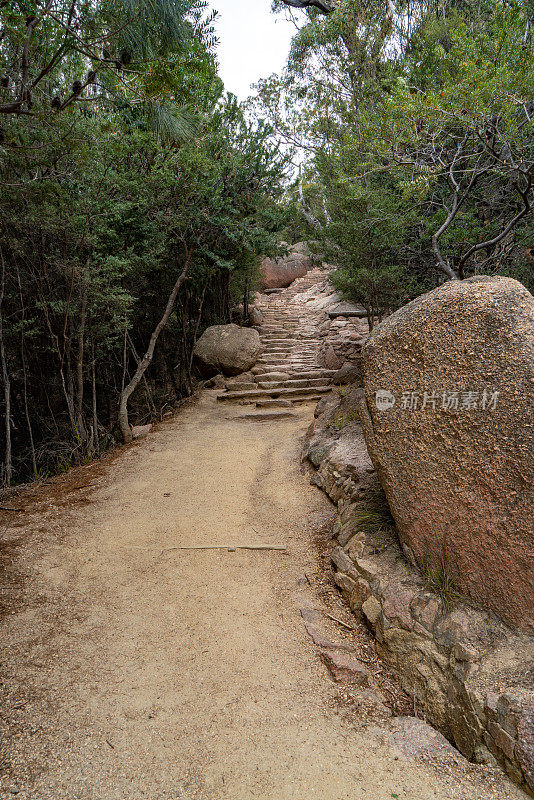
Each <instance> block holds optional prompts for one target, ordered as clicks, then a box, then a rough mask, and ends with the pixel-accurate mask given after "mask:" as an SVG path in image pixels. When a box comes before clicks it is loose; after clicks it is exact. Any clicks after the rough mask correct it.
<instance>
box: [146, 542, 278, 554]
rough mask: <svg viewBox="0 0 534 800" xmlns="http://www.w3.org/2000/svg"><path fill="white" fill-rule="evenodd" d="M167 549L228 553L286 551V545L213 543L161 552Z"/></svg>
mask: <svg viewBox="0 0 534 800" xmlns="http://www.w3.org/2000/svg"><path fill="white" fill-rule="evenodd" d="M169 550H228V552H229V553H232V552H234V550H279V551H283V552H287V547H284V545H279V544H273V545H269V544H236V545H231V544H230V545H228V544H214V545H195V546H193V547H166V548H165V549H164V550H162V551H161V552H162V553H168V552H169Z"/></svg>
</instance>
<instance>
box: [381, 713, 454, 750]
mask: <svg viewBox="0 0 534 800" xmlns="http://www.w3.org/2000/svg"><path fill="white" fill-rule="evenodd" d="M391 728H392V730H391V733H390V735H389V738H390V740H391V743H392V744H394V745H396V746H397V747H398V748H399V750H401V751H402V753H403V754H404V755H405V756H406V757H407V758H416V757H417V756H422V755H428V756H444V755H445V756H446V755H452V756H456V757H458V758H462V756H460V753H459V752H458V750H456V749H455V748H454V747H453V746H452V744H450V743H449V742H448V741H447V739H446V738H445V737H444V736H443V734H441V733H440V732H439V731H437V730H435V729H434V728H432V727H431V726H430V725H427V723H426V722H424V721H423V720H422V719H418V718H417V717H396V718H395V719H394V720H392V723H391Z"/></svg>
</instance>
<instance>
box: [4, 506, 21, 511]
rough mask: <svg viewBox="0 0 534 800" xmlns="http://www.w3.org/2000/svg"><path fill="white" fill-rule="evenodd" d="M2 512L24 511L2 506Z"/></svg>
mask: <svg viewBox="0 0 534 800" xmlns="http://www.w3.org/2000/svg"><path fill="white" fill-rule="evenodd" d="M0 511H24V509H23V508H8V507H7V506H0Z"/></svg>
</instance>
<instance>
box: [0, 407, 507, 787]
mask: <svg viewBox="0 0 534 800" xmlns="http://www.w3.org/2000/svg"><path fill="white" fill-rule="evenodd" d="M245 411H246V409H245ZM243 413H244V410H243V408H240V407H234V408H229V407H224V408H221V407H220V406H217V405H216V403H215V400H214V398H213V395H212V394H210V393H205V394H204V395H203V397H202V398H201V400H200V401H199V402H198V403H197V404H195V405H193V406H191V407H190V408H188V409H186V410H185V411H183V412H181V413H180V414H179V415H177V416H176V417H175V418H174V419H173V420H171V421H169V422H167V423H165V424H164V425H162V426H160V428H159V429H158V430H156V431H154V432H153V433H152V434H151V435H150V436H149V437H148V438H147V439H145V440H144V441H142V442H139V443H137V444H136V445H134V446H133V447H131V448H129V449H127V450H126V451H124V452H123V453H122V454H121V455H120V456H118V457H115V458H113V459H111V461H110V463H109V465H108V466H107V467H106V468H105V470H104V475H103V477H101V479H100V480H99V482H98V483H99V485H98V487H96V488H93V489H92V490H91V496H90V501H89V502H88V503H86V504H85V505H83V504H81V503H78V504H76V505H75V506H74V507H73V508H70V509H65V508H62V507H54V504H53V503H52V505H51V506H50V504H47V507H46V508H45V507H44V504H43V503H42V504H41V506H40V507H38V508H37V507H36V508H34V510H33V512H32V513H31V514H29V515H28V516H27V517H26V519H25V520H24V523H22V522H21V523H19V524H20V525H24V535H23V533H22V529H21V528H20V527H14V528H12V529H11V530H10V532H8V534H6V536H7V539H8V542H9V541H10V540H9V537H10V536H11V537H12V539H11V541H12V542H15V541H18V550H17V553H18V555H17V557H16V559H15V562H14V563H16V564H17V563H19V562H20V564H21V565H22V567H20V568H21V569H23V571H24V581H25V594H24V602H22V604H21V606H20V607H19V606H17V608H14V609H13V610H12V612H11V613H8V614H7V615H6V616H5V617H4V619H3V642H4V644H3V653H4V658H3V661H4V669H3V690H4V695H5V697H6V706H5V708H6V709H7V710H6V715H5V716H4V718H3V719H4V723H3V725H4V727H3V729H2V730H3V732H4V739H3V741H2V744H3V747H4V750H5V756H6V759H5V761H4V769H6V772H5V774H4V775H3V777H2V779H1V782H0V796H2V797H6V798H7V797H13V796H17V797H18V798H32V800H47V799H48V798H54V800H63V799H64V800H78V799H79V800H89V798H91V800H138V799H139V800H140V799H141V798H148V799H149V800H164V799H165V800H178V798H187V800H226V799H228V800H310V799H311V798H318V800H345V799H346V800H349V798H350V800H355V799H359V798H365V800H378V799H379V798H380V800H387V798H392V797H393V798H412V799H413V800H415V799H416V800H431V799H434V800H438V799H439V800H445V799H446V798H447V799H448V798H470V800H476V799H477V798H479V797H480V798H484V800H490V799H491V798H494V797H495V798H497V797H502V798H504V797H510V798H512V797H519V796H520V793H519V792H518V791H516V790H515V789H513V787H511V786H507V787H506V788H505V789H502V785H501V784H499V785H501V789H500V790H499V789H496V790H492V789H490V788H488V787H487V786H486V785H484V786H482V784H479V783H478V782H477V781H478V780H479V778H477V779H476V781H475V778H473V777H472V776H471V775H468V776H467V777H466V776H465V775H464V774H463V773H462V775H461V776H460V774H458V775H456V773H455V772H454V768H453V767H450V768H447V769H445V768H443V769H442V771H441V773H440V771H439V770H437V769H436V768H434V767H432V766H431V765H428V764H425V763H418V762H407V761H405V760H403V759H402V757H399V753H398V751H396V750H395V749H394V748H392V747H391V746H390V745H388V744H386V743H385V742H386V737H385V736H384V735H383V734H382V733H381V731H380V730H379V729H378V728H368V729H367V730H358V729H357V728H355V727H354V726H351V725H350V724H349V723H347V721H346V720H345V721H344V720H343V719H342V718H341V717H340V715H339V714H337V713H336V712H335V711H334V710H332V706H333V702H332V701H333V699H334V697H335V695H336V692H337V688H336V686H335V685H334V684H333V683H332V681H331V679H330V678H329V677H328V675H327V672H326V669H325V668H324V667H323V666H322V664H321V662H320V660H319V658H318V656H317V653H316V649H315V648H314V646H313V644H312V643H311V641H310V639H309V638H308V637H307V635H306V633H305V631H304V628H303V625H302V621H301V619H300V616H299V613H298V598H297V593H296V590H295V587H296V583H297V579H298V577H299V575H301V574H302V573H303V571H304V570H306V571H311V572H313V571H314V570H315V569H316V557H315V553H314V549H313V545H312V536H311V534H312V532H313V530H314V529H315V528H316V527H317V526H318V525H320V524H321V522H324V520H325V519H327V518H328V517H329V515H331V513H332V512H331V509H330V507H329V504H328V501H327V500H326V499H325V498H324V496H323V495H322V494H321V493H320V492H319V491H318V490H317V489H315V488H313V487H311V486H310V485H309V483H308V480H307V478H306V476H305V475H303V474H302V473H301V470H300V467H299V463H298V440H299V436H300V435H301V433H302V432H303V431H304V430H305V428H306V426H307V424H308V422H309V418H310V417H311V414H312V409H311V407H308V408H304V409H301V410H299V412H298V417H297V418H295V419H286V420H283V421H277V422H272V423H259V422H250V421H244V420H239V419H237V418H236V417H238V416H239V415H240V414H243ZM19 540H20V541H19ZM242 543H246V544H250V543H255V544H277V545H278V544H283V545H287V547H288V551H289V552H288V554H285V555H284V554H282V553H280V552H270V551H264V552H255V551H242V550H238V551H236V552H227V551H225V550H218V551H217V550H214V551H209V550H208V551H184V550H167V549H166V548H172V547H173V546H176V545H181V546H184V545H239V544H242ZM17 559H18V561H17ZM19 566H20V565H19ZM7 721H9V726H8V725H7ZM0 760H1V759H0ZM7 767H9V769H7ZM477 775H478V773H477ZM472 781H474V782H472ZM494 791H495V793H494ZM503 792H504V793H503Z"/></svg>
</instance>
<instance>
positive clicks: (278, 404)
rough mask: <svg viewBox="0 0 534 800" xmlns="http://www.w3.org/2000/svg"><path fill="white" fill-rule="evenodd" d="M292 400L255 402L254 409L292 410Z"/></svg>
mask: <svg viewBox="0 0 534 800" xmlns="http://www.w3.org/2000/svg"><path fill="white" fill-rule="evenodd" d="M292 407H293V401H292V400H271V399H270V398H269V400H256V408H292Z"/></svg>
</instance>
